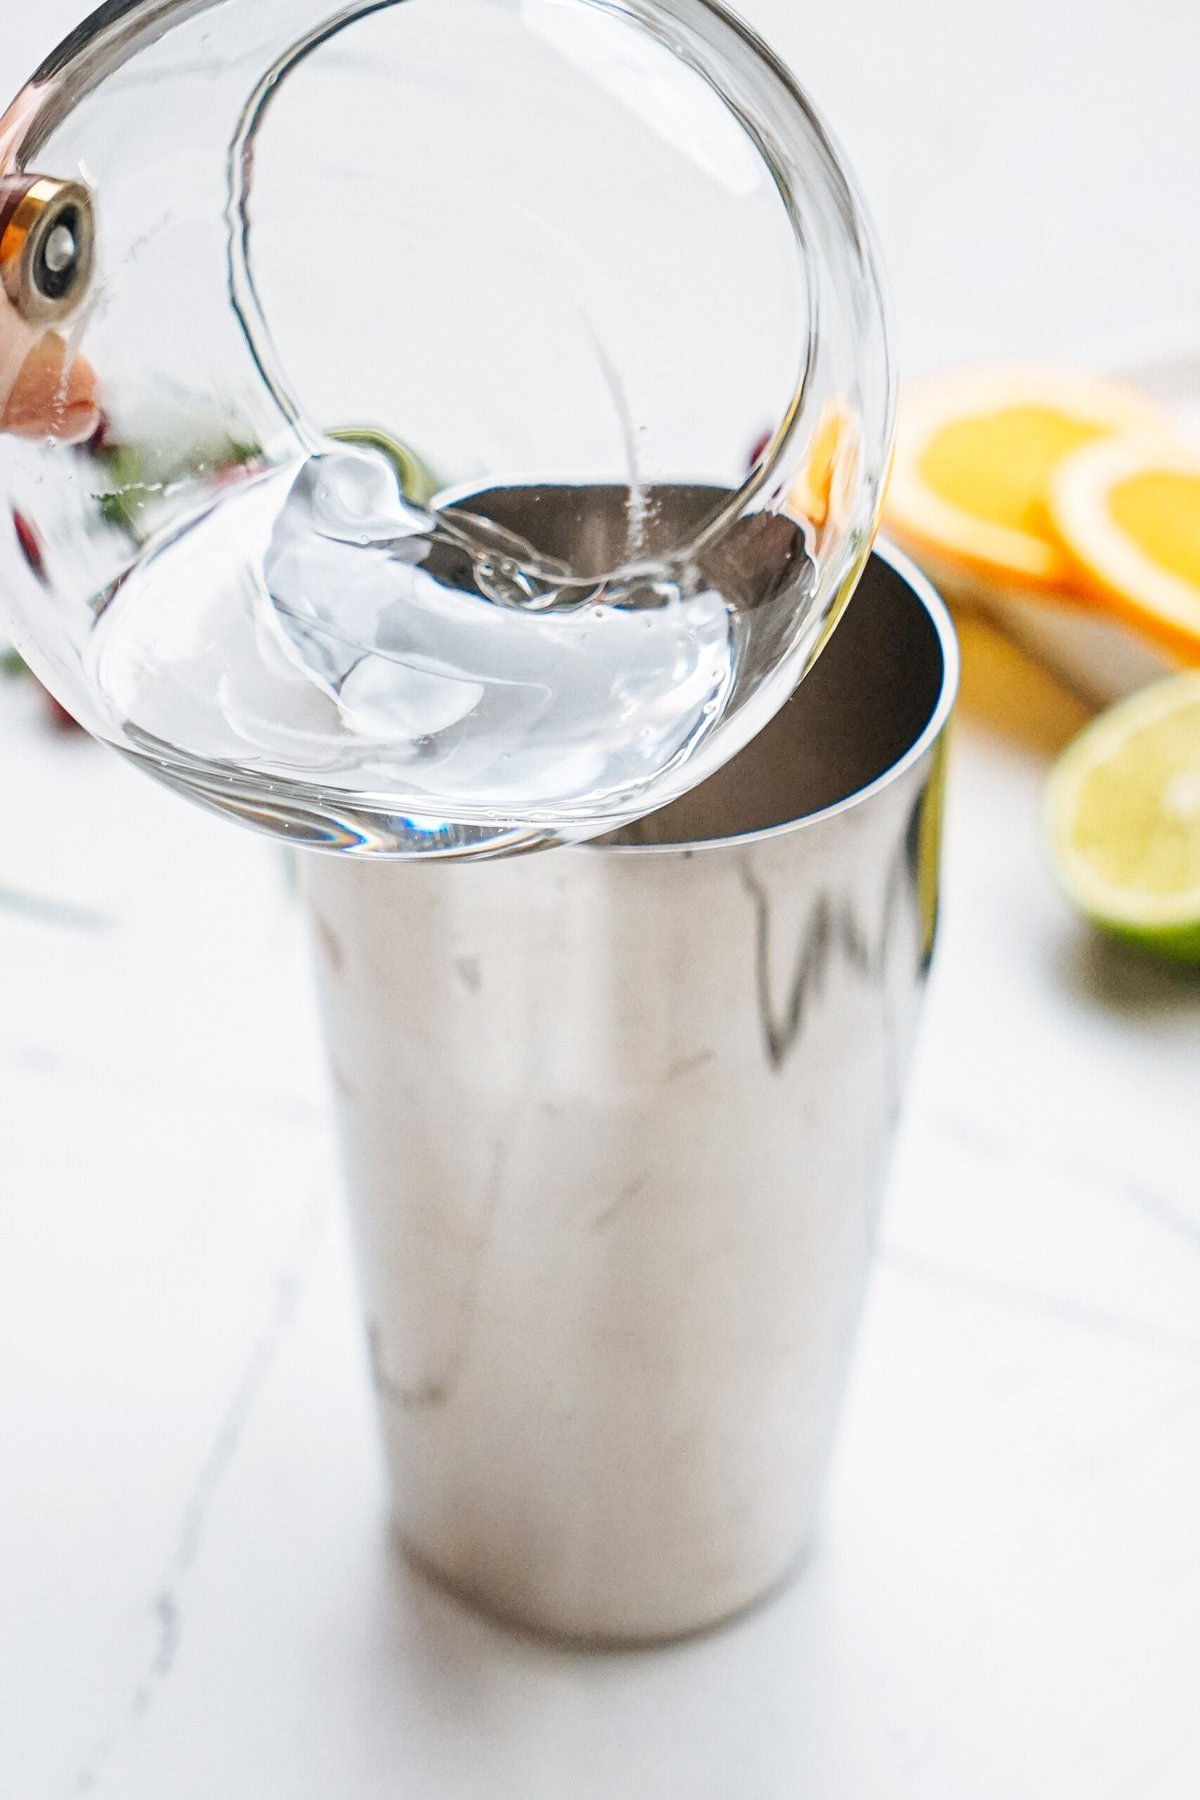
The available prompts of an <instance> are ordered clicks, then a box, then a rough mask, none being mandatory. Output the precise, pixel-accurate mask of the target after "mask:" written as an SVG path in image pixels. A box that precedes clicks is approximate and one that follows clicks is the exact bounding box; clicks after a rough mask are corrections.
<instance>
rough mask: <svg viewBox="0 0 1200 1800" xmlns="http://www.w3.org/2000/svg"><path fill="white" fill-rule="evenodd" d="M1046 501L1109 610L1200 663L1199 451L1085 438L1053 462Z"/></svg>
mask: <svg viewBox="0 0 1200 1800" xmlns="http://www.w3.org/2000/svg"><path fill="white" fill-rule="evenodd" d="M1050 510H1051V515H1052V518H1053V521H1054V525H1055V528H1056V529H1057V531H1058V533H1059V536H1060V537H1061V539H1062V541H1063V543H1064V544H1065V545H1066V547H1067V549H1068V550H1069V551H1070V553H1071V555H1072V556H1073V557H1074V558H1075V560H1076V561H1077V562H1078V563H1079V565H1080V567H1081V568H1082V569H1084V570H1085V571H1086V573H1087V575H1088V577H1089V578H1090V580H1091V581H1092V582H1093V583H1094V584H1095V585H1096V586H1097V587H1098V588H1099V589H1100V590H1101V593H1102V595H1103V599H1104V601H1105V603H1106V604H1107V606H1108V608H1109V610H1111V611H1112V612H1115V613H1118V614H1120V615H1121V616H1122V617H1123V618H1126V619H1128V620H1129V622H1130V623H1131V624H1133V625H1136V626H1138V627H1139V629H1140V630H1142V631H1144V632H1145V633H1146V634H1147V636H1149V637H1153V638H1155V639H1156V640H1157V641H1158V642H1159V643H1161V644H1164V645H1165V646H1166V647H1167V649H1169V650H1172V651H1174V652H1175V654H1176V655H1178V656H1180V657H1181V658H1182V659H1183V660H1185V661H1189V662H1193V663H1200V452H1197V451H1194V450H1189V449H1187V448H1185V447H1176V446H1174V445H1171V444H1158V443H1155V444H1147V443H1145V442H1140V443H1139V442H1121V441H1120V440H1119V439H1111V440H1109V441H1108V442H1107V443H1099V444H1093V445H1091V446H1090V447H1089V448H1088V449H1085V450H1080V451H1078V452H1077V453H1076V454H1075V455H1074V456H1070V457H1068V458H1067V459H1066V460H1065V461H1064V462H1062V463H1061V464H1060V465H1059V467H1058V468H1057V469H1056V470H1055V472H1054V476H1053V479H1052V481H1051V486H1050Z"/></svg>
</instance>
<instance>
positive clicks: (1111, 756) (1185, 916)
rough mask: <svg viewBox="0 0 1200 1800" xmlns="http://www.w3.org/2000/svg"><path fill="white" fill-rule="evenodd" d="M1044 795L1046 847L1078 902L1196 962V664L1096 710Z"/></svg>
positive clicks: (1110, 923) (1128, 934)
mask: <svg viewBox="0 0 1200 1800" xmlns="http://www.w3.org/2000/svg"><path fill="white" fill-rule="evenodd" d="M1046 800H1047V809H1046V823H1047V830H1048V833H1049V839H1050V853H1051V855H1052V857H1053V859H1054V866H1055V868H1056V870H1057V872H1058V876H1059V880H1060V881H1061V883H1062V885H1063V887H1064V888H1065V889H1066V891H1067V894H1068V895H1069V896H1070V898H1071V899H1072V900H1073V901H1074V903H1075V905H1076V906H1077V907H1078V908H1079V910H1080V911H1081V912H1083V913H1085V914H1086V915H1087V917H1088V918H1089V919H1091V920H1093V921H1094V923H1095V924H1097V925H1100V926H1102V927H1103V928H1104V929H1105V930H1107V931H1113V932H1116V933H1117V934H1118V935H1119V936H1121V937H1124V938H1129V939H1131V940H1132V941H1133V942H1134V943H1137V944H1141V945H1143V946H1144V947H1145V948H1146V949H1148V950H1154V951H1156V952H1157V953H1158V954H1159V955H1160V956H1170V957H1174V958H1176V959H1177V960H1178V961H1180V962H1197V963H1200V671H1196V672H1194V673H1189V674H1187V675H1175V676H1172V677H1171V678H1170V679H1169V680H1167V681H1157V682H1155V683H1154V685H1153V686H1152V687H1148V688H1143V689H1142V690H1141V691H1140V692H1139V693H1136V694H1134V695H1132V696H1131V697H1130V698H1129V699H1128V700H1123V701H1121V702H1120V704H1119V705H1117V706H1114V707H1112V708H1111V709H1110V710H1109V711H1108V712H1106V713H1102V714H1101V715H1100V717H1099V718H1098V719H1095V720H1093V722H1092V723H1091V724H1090V725H1089V726H1088V727H1087V728H1086V730H1084V731H1082V732H1081V733H1080V735H1079V736H1078V737H1077V738H1076V739H1075V740H1074V742H1073V743H1072V744H1071V745H1070V746H1069V747H1068V749H1067V750H1066V751H1064V753H1063V755H1062V756H1061V757H1060V759H1059V761H1058V763H1057V764H1056V766H1055V769H1054V772H1053V774H1052V775H1051V777H1050V783H1049V787H1048V790H1047V796H1046Z"/></svg>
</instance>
